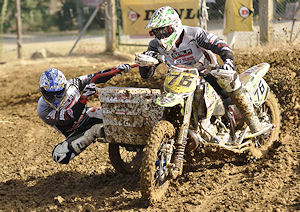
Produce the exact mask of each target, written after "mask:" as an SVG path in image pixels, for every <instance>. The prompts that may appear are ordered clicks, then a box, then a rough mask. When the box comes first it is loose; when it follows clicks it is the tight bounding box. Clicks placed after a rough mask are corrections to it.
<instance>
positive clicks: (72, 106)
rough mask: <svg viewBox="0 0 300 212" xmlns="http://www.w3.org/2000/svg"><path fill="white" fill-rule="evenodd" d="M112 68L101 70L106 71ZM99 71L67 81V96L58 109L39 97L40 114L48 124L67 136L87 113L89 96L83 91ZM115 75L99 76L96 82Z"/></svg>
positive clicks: (103, 81)
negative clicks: (84, 94) (82, 93)
mask: <svg viewBox="0 0 300 212" xmlns="http://www.w3.org/2000/svg"><path fill="white" fill-rule="evenodd" d="M107 71H110V69H107V70H103V71H100V72H98V73H104V72H107ZM98 73H94V74H89V75H83V76H80V77H78V78H72V79H70V80H68V81H67V84H66V93H65V97H64V99H63V100H62V103H61V105H60V107H59V108H58V109H55V108H53V107H51V106H50V105H49V104H48V103H46V101H45V100H44V98H43V97H40V98H39V101H38V105H37V113H38V116H39V117H40V118H41V119H42V120H43V121H44V122H45V123H46V124H48V125H50V126H52V127H54V128H56V129H57V130H58V131H60V132H61V133H62V134H64V135H65V136H68V135H69V134H70V133H71V132H72V131H73V130H75V128H76V126H78V124H79V122H80V121H81V120H82V119H83V117H84V115H85V113H86V103H87V98H86V97H84V96H81V91H82V90H83V89H84V87H85V86H86V85H87V84H89V83H90V81H91V79H92V78H93V77H94V76H95V75H96V74H98ZM113 76H114V75H109V76H105V77H102V78H98V79H97V80H96V81H95V83H105V82H106V81H108V80H109V79H110V78H112V77H113Z"/></svg>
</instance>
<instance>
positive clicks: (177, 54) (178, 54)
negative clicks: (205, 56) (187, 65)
mask: <svg viewBox="0 0 300 212" xmlns="http://www.w3.org/2000/svg"><path fill="white" fill-rule="evenodd" d="M192 53H193V52H192V49H186V50H183V51H180V52H173V53H172V57H173V58H174V59H178V58H180V57H184V56H188V55H191V54H192Z"/></svg>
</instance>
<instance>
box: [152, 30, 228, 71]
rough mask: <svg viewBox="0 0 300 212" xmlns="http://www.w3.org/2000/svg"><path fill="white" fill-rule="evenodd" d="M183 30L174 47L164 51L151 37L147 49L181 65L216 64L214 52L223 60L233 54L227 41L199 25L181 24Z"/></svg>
mask: <svg viewBox="0 0 300 212" xmlns="http://www.w3.org/2000/svg"><path fill="white" fill-rule="evenodd" d="M183 30H184V33H183V34H182V35H181V37H180V38H179V39H181V42H180V44H179V46H176V48H175V49H172V50H170V51H168V52H167V51H164V49H162V48H161V47H160V45H159V43H158V41H157V40H156V39H153V40H152V41H150V43H149V46H148V51H155V52H159V53H160V54H163V55H165V57H166V58H167V59H168V60H170V61H172V62H173V63H174V64H182V65H193V64H196V63H200V64H202V65H208V64H213V65H216V64H217V58H216V56H215V54H218V55H220V57H221V58H222V59H223V60H225V59H227V58H229V57H231V56H232V55H233V54H232V51H231V49H230V48H229V47H228V45H227V43H226V42H225V41H224V40H222V39H220V38H219V37H217V36H216V35H214V34H212V33H209V32H207V31H205V30H204V29H202V28H200V27H189V26H183ZM228 53H229V54H228ZM226 54H227V55H229V56H227V55H226ZM226 57H227V58H226ZM232 57H233V56H232ZM230 59H233V58H230Z"/></svg>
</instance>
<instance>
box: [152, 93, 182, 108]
mask: <svg viewBox="0 0 300 212" xmlns="http://www.w3.org/2000/svg"><path fill="white" fill-rule="evenodd" d="M155 104H157V105H159V106H161V107H174V106H175V105H178V104H180V105H181V106H182V107H184V99H183V96H182V95H178V94H175V93H164V94H162V95H161V96H160V97H158V98H157V99H156V101H155Z"/></svg>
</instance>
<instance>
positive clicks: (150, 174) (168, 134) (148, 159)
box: [140, 120, 175, 204]
mask: <svg viewBox="0 0 300 212" xmlns="http://www.w3.org/2000/svg"><path fill="white" fill-rule="evenodd" d="M174 135H175V129H174V127H173V125H172V124H171V123H170V122H168V121H164V120H162V121H159V122H158V123H157V124H156V125H155V126H154V127H153V130H152V132H151V133H150V136H149V138H148V140H147V145H146V146H145V148H144V151H143V159H142V167H141V178H140V185H141V193H142V198H143V199H144V200H146V201H148V203H149V204H153V203H155V202H157V201H159V200H160V199H162V198H163V196H164V194H165V192H166V191H167V189H168V186H169V180H168V177H167V175H168V173H167V171H168V169H167V166H168V163H169V162H170V161H168V159H167V157H166V156H167V155H166V154H164V153H162V152H161V151H160V150H161V148H162V147H165V146H166V144H170V140H171V139H172V138H173V137H174ZM171 154H172V153H171ZM158 174H160V175H158Z"/></svg>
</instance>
